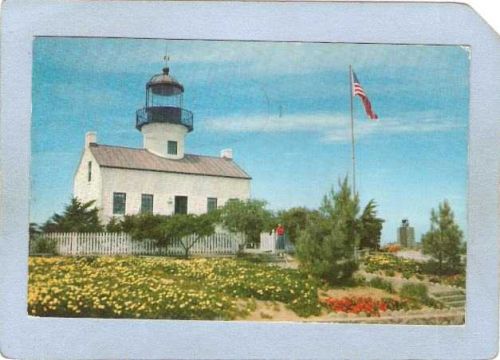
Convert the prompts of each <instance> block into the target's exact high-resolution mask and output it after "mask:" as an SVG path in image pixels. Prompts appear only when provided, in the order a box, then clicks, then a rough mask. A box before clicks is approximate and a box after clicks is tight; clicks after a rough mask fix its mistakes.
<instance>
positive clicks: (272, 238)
mask: <svg viewBox="0 0 500 360" xmlns="http://www.w3.org/2000/svg"><path fill="white" fill-rule="evenodd" d="M276 241H277V235H276V232H275V231H273V232H272V233H262V234H260V246H259V250H260V251H262V252H272V253H274V252H276Z"/></svg>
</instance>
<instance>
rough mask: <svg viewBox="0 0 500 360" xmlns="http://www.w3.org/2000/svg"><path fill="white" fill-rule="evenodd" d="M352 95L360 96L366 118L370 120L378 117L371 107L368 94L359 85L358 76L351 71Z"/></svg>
mask: <svg viewBox="0 0 500 360" xmlns="http://www.w3.org/2000/svg"><path fill="white" fill-rule="evenodd" d="M352 96H353V97H355V96H359V97H360V98H361V101H362V102H363V106H364V108H365V112H366V115H367V116H368V118H370V119H371V120H376V119H378V116H377V114H375V112H374V111H373V109H372V104H371V103H370V100H369V99H368V96H367V95H366V93H365V90H364V89H363V87H362V86H361V84H360V82H359V80H358V77H357V76H356V74H355V73H354V71H353V72H352Z"/></svg>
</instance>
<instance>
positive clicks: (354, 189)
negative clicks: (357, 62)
mask: <svg viewBox="0 0 500 360" xmlns="http://www.w3.org/2000/svg"><path fill="white" fill-rule="evenodd" d="M349 83H350V85H351V86H350V88H351V94H350V98H351V149H352V193H353V196H355V195H356V157H355V152H354V110H353V96H352V95H353V89H352V66H351V65H349Z"/></svg>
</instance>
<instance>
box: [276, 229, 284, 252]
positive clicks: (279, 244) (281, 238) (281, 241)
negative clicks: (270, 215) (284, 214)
mask: <svg viewBox="0 0 500 360" xmlns="http://www.w3.org/2000/svg"><path fill="white" fill-rule="evenodd" d="M276 235H277V236H278V238H277V241H276V249H278V250H285V228H284V227H283V225H281V224H278V227H277V228H276Z"/></svg>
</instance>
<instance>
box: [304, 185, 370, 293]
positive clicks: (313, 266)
mask: <svg viewBox="0 0 500 360" xmlns="http://www.w3.org/2000/svg"><path fill="white" fill-rule="evenodd" d="M358 213H359V198H358V196H357V195H353V194H352V192H351V188H350V186H349V184H348V181H347V178H345V179H344V181H342V182H339V191H338V192H336V191H335V190H334V189H332V190H331V191H330V193H328V194H327V195H325V197H324V199H323V203H322V205H321V207H320V209H319V213H318V215H317V216H313V217H311V219H310V221H309V222H308V224H307V226H306V228H305V230H303V231H301V232H300V234H299V237H298V239H297V247H296V251H297V256H298V258H299V260H300V265H301V267H302V268H304V269H305V270H306V271H307V272H309V273H311V274H313V275H314V276H316V277H318V278H321V279H323V280H325V281H327V282H328V283H330V284H339V283H344V282H346V281H349V280H350V279H351V278H352V274H353V273H354V271H356V269H357V267H358V264H357V261H356V257H355V249H356V248H357V246H358V244H359V239H360V232H361V226H360V221H359V219H358Z"/></svg>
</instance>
